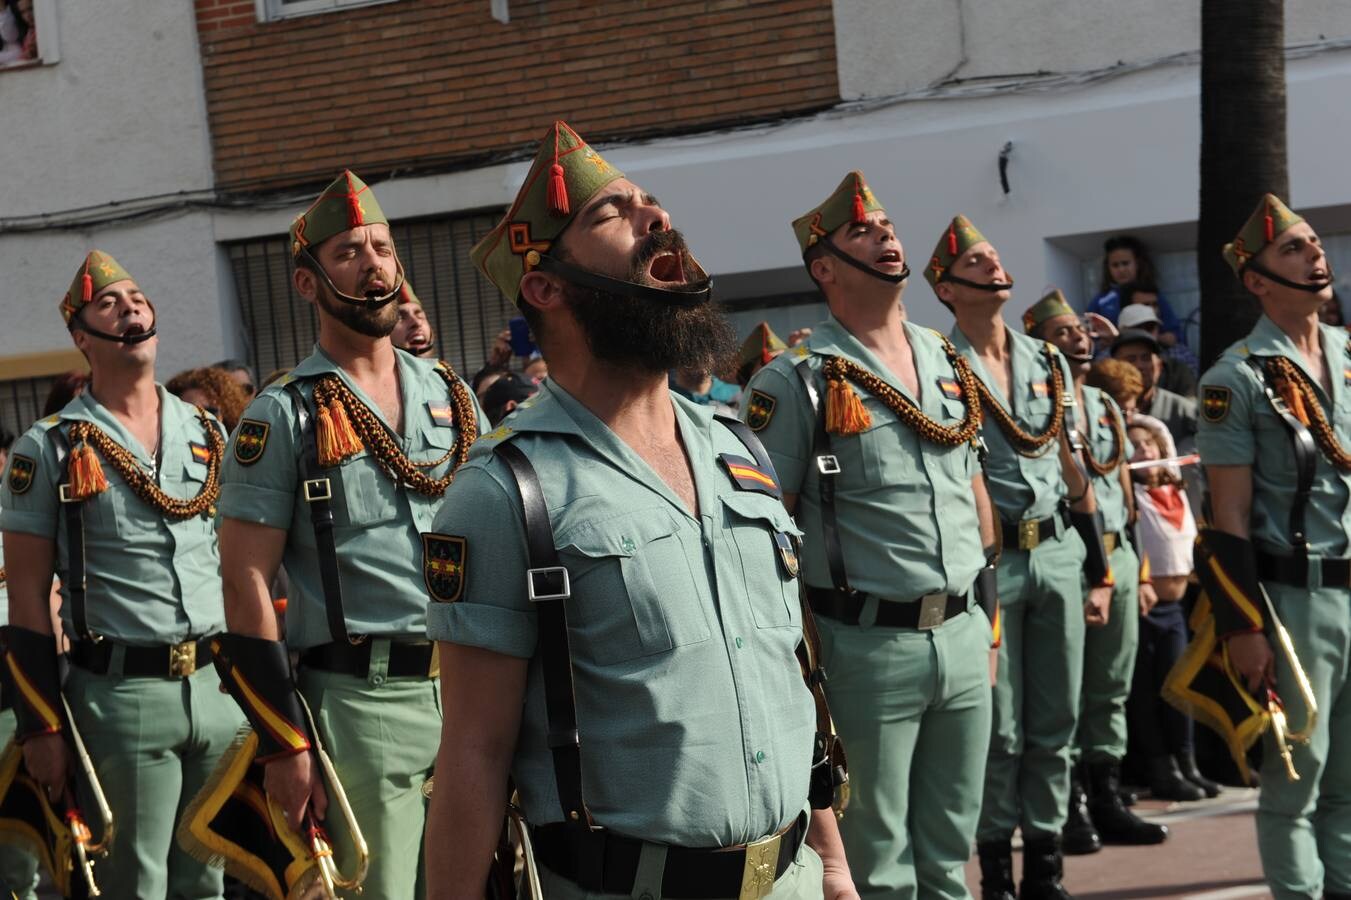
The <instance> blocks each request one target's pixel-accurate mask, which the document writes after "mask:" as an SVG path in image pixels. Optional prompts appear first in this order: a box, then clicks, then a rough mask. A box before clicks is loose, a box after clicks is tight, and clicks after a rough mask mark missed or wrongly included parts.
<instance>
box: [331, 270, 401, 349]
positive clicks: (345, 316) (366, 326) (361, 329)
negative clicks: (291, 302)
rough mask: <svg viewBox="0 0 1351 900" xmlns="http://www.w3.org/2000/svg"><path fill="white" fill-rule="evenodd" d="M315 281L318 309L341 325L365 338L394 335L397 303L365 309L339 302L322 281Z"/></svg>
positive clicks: (397, 312)
mask: <svg viewBox="0 0 1351 900" xmlns="http://www.w3.org/2000/svg"><path fill="white" fill-rule="evenodd" d="M315 281H316V285H315V286H316V287H317V288H318V289H319V292H318V293H317V294H316V295H315V299H316V300H317V301H318V303H319V308H320V309H322V310H323V311H324V312H326V313H328V314H329V315H330V316H332V317H333V318H335V319H337V320H338V321H339V322H341V323H342V324H343V325H346V326H347V327H348V328H350V329H352V330H353V331H355V332H356V333H357V334H364V335H365V336H366V337H373V338H383V337H389V336H390V335H391V334H393V333H394V328H395V326H396V325H398V324H399V305H398V304H397V303H393V302H391V303H386V304H385V305H384V306H382V307H380V308H379V309H367V308H366V307H364V306H357V305H356V304H354V303H348V302H346V301H344V300H339V299H338V298H337V297H335V296H333V294H332V293H330V292H329V289H328V285H326V284H324V283H323V281H321V280H319V279H315Z"/></svg>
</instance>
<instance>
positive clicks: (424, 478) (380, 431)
mask: <svg viewBox="0 0 1351 900" xmlns="http://www.w3.org/2000/svg"><path fill="white" fill-rule="evenodd" d="M436 371H437V374H439V375H440V376H441V379H442V380H443V381H444V382H445V383H446V388H447V390H449V391H450V399H451V402H452V403H453V404H454V407H455V419H454V422H453V423H452V424H453V425H454V426H455V428H456V432H457V434H456V438H455V443H454V445H452V446H451V448H450V449H449V450H447V451H446V452H445V454H444V455H442V456H441V457H440V458H439V459H435V460H431V461H429V462H420V463H415V462H413V461H412V460H410V459H409V458H408V456H407V455H406V454H405V453H404V452H403V450H401V449H399V445H398V444H397V443H395V441H394V439H393V437H391V436H390V433H389V431H388V430H387V429H386V428H385V427H384V426H383V425H382V424H380V420H379V419H378V418H376V416H375V414H374V413H373V412H371V411H370V409H369V408H368V407H367V406H366V404H364V403H362V402H361V400H360V398H358V397H357V395H356V394H354V393H352V390H351V389H350V388H348V387H347V385H346V384H344V383H343V381H342V379H341V378H339V377H338V376H337V375H325V376H324V377H322V378H320V379H318V380H317V381H315V383H314V402H315V405H316V406H317V407H319V408H320V409H323V408H326V407H328V406H329V405H330V404H331V403H333V402H334V401H336V402H337V403H338V405H340V406H341V407H342V408H343V410H344V411H346V413H347V417H348V419H349V420H350V421H351V423H352V428H353V430H354V431H355V432H356V434H357V437H359V438H360V439H361V442H362V444H364V445H365V446H366V447H367V448H368V449H369V450H370V452H371V455H372V456H374V457H375V458H376V460H377V461H378V462H379V463H380V467H381V468H382V469H384V470H385V473H386V474H388V475H389V476H390V477H391V478H393V479H394V480H395V481H398V482H400V483H402V484H405V485H407V486H408V487H410V488H412V489H413V490H415V491H417V492H418V493H419V494H422V495H424V496H427V497H440V496H441V495H442V494H444V493H445V492H446V488H448V487H450V483H451V482H452V481H454V480H455V472H456V470H457V469H459V468H460V466H462V465H464V462H465V460H467V459H468V458H469V448H470V447H471V446H473V443H474V440H475V439H476V438H477V437H478V428H477V416H476V415H475V413H474V401H473V399H472V398H471V397H470V396H469V391H468V390H466V389H465V387H464V385H463V384H462V383H461V382H460V379H459V378H458V377H456V375H455V370H454V369H452V368H451V366H450V363H447V362H445V361H444V360H442V361H441V362H440V363H439V364H438V365H437V366H436ZM452 457H454V459H455V462H454V464H453V465H451V467H450V468H449V469H448V470H447V471H446V474H445V475H443V476H441V477H440V478H432V477H431V476H429V475H428V474H427V473H425V472H422V471H419V470H420V469H433V468H435V467H437V466H439V465H441V463H443V462H445V461H446V460H448V459H450V458H452Z"/></svg>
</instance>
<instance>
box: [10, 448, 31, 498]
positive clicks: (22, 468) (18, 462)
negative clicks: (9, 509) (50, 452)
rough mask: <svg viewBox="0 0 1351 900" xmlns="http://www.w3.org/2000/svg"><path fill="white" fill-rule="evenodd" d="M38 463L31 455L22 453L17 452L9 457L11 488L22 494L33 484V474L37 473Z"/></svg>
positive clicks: (14, 491)
mask: <svg viewBox="0 0 1351 900" xmlns="http://www.w3.org/2000/svg"><path fill="white" fill-rule="evenodd" d="M37 469H38V465H37V463H36V462H35V461H34V460H33V459H32V458H30V457H27V456H24V455H23V454H22V453H15V454H14V455H13V456H11V457H10V458H9V489H10V491H12V492H13V493H15V494H22V493H24V492H25V491H27V490H28V489H29V488H30V487H32V486H33V475H35V474H36V473H37Z"/></svg>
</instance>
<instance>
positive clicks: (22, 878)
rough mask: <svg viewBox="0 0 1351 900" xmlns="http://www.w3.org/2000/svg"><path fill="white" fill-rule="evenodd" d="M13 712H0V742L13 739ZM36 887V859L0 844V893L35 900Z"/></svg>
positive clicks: (25, 852) (20, 898)
mask: <svg viewBox="0 0 1351 900" xmlns="http://www.w3.org/2000/svg"><path fill="white" fill-rule="evenodd" d="M14 727H15V721H14V710H12V709H6V710H3V711H0V742H4V741H9V740H10V739H12V738H13V737H14ZM37 886H38V858H37V857H36V856H34V855H33V854H31V853H29V852H28V851H27V850H25V849H23V848H22V847H17V846H14V845H12V844H0V893H3V896H5V897H9V896H10V895H11V894H12V895H14V896H15V897H17V898H18V900H35V898H36V897H37V894H36V893H35V890H36V888H37Z"/></svg>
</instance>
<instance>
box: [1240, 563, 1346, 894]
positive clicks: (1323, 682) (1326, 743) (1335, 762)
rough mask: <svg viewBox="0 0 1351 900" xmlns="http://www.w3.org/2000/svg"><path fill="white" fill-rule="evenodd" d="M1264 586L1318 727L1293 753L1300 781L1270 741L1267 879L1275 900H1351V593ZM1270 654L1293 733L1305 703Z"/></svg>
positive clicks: (1265, 800) (1265, 785)
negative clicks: (1344, 896)
mask: <svg viewBox="0 0 1351 900" xmlns="http://www.w3.org/2000/svg"><path fill="white" fill-rule="evenodd" d="M1265 586H1266V589H1267V593H1268V594H1269V595H1270V596H1271V602H1272V604H1273V605H1274V606H1275V607H1276V613H1277V615H1279V616H1280V617H1281V621H1282V622H1284V623H1285V627H1286V629H1287V630H1288V631H1289V632H1290V637H1291V638H1292V639H1293V641H1294V644H1295V652H1296V654H1297V655H1298V656H1299V661H1300V664H1301V665H1303V667H1304V671H1305V672H1306V673H1307V674H1308V676H1309V681H1310V682H1311V683H1312V685H1313V691H1314V698H1315V699H1316V700H1317V701H1318V723H1317V727H1316V728H1315V729H1314V733H1313V738H1312V740H1311V741H1310V742H1309V743H1308V744H1307V745H1299V744H1297V745H1295V751H1294V760H1295V769H1296V771H1297V772H1299V778H1300V780H1299V781H1294V782H1292V781H1290V780H1289V779H1288V778H1287V777H1286V774H1285V765H1284V764H1283V763H1282V761H1281V758H1280V755H1279V754H1278V753H1277V752H1276V748H1275V745H1274V743H1273V742H1272V740H1271V735H1270V734H1269V733H1268V735H1267V736H1266V745H1265V746H1264V748H1263V750H1264V756H1263V762H1262V793H1261V796H1260V798H1259V799H1258V804H1257V846H1258V849H1259V850H1260V851H1261V854H1262V871H1263V873H1264V874H1265V875H1266V879H1267V884H1268V886H1270V888H1271V891H1272V893H1273V894H1274V895H1275V896H1276V897H1277V898H1278V900H1284V898H1296V897H1309V898H1318V897H1321V896H1322V892H1323V890H1324V889H1326V890H1328V891H1335V892H1338V893H1351V688H1348V685H1347V674H1348V673H1347V665H1348V659H1351V590H1347V589H1346V588H1314V589H1309V588H1297V587H1290V586H1288V585H1282V584H1276V583H1275V582H1267V583H1266V585H1265ZM1273 649H1274V650H1275V653H1276V687H1277V689H1278V690H1279V691H1280V695H1281V699H1282V700H1284V701H1285V706H1286V712H1287V713H1288V714H1289V716H1290V724H1291V727H1293V728H1303V727H1304V723H1305V721H1306V716H1305V709H1304V701H1303V699H1302V697H1301V696H1300V693H1299V691H1298V690H1297V689H1296V688H1295V681H1294V676H1293V675H1292V674H1291V671H1290V665H1289V662H1288V661H1287V659H1286V657H1285V654H1284V653H1282V652H1281V650H1280V648H1279V647H1276V646H1275V645H1274V644H1273Z"/></svg>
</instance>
